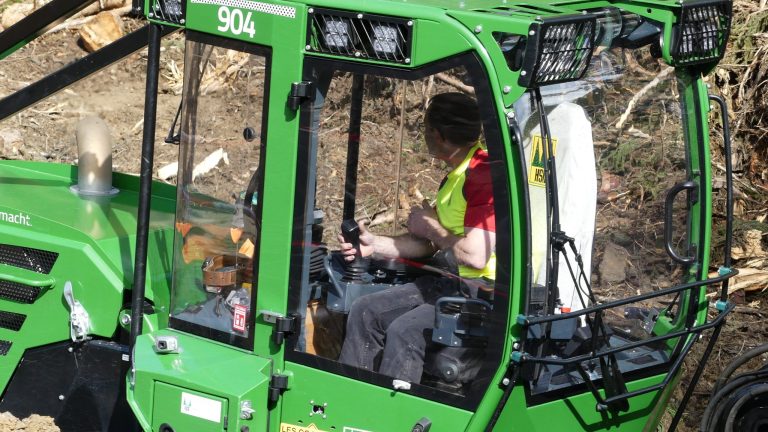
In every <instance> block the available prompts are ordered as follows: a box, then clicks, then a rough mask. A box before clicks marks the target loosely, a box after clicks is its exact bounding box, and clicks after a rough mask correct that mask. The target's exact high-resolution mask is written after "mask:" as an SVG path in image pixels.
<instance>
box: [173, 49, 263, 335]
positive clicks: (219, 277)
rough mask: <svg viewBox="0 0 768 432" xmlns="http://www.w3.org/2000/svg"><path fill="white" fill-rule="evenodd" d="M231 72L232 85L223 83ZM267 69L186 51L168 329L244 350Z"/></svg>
mask: <svg viewBox="0 0 768 432" xmlns="http://www.w3.org/2000/svg"><path fill="white" fill-rule="evenodd" d="M234 62H237V64H239V65H240V68H239V70H238V71H237V76H236V77H231V78H232V79H229V80H222V79H221V76H220V65H226V64H232V63H234ZM266 64H267V57H266V56H265V55H263V54H261V53H258V54H257V53H248V52H240V51H236V50H231V49H225V48H223V47H218V46H215V45H213V44H210V43H203V42H197V41H190V42H188V43H187V48H186V59H185V68H186V74H185V80H184V82H185V87H184V93H185V94H184V100H185V101H187V102H186V103H185V105H184V107H183V109H182V115H181V118H182V121H181V133H180V141H181V142H180V157H179V160H180V168H179V179H178V197H177V215H176V220H177V223H176V245H175V248H176V251H175V253H174V257H175V260H176V262H175V265H174V273H173V294H172V299H171V300H172V302H171V311H170V312H171V326H172V327H174V328H179V329H184V330H187V331H190V332H193V333H196V334H200V335H202V336H206V337H211V338H213V339H216V340H221V341H225V342H228V343H233V344H235V345H239V346H248V345H249V344H250V343H252V342H251V341H252V336H251V329H250V324H249V323H250V321H251V310H252V304H253V294H254V288H253V287H254V284H255V277H254V271H253V270H254V259H255V256H256V249H257V245H258V240H259V239H258V237H259V222H258V216H257V214H258V212H257V207H258V196H259V193H258V192H259V189H260V185H261V172H262V170H261V169H260V168H259V166H260V162H261V160H262V157H261V153H262V149H263V140H262V138H263V130H262V118H263V117H264V115H265V110H264V109H263V108H264V99H263V98H264V89H265V88H266V87H267V86H266V83H265V80H266V79H267V78H266ZM220 93H226V94H228V95H229V96H230V97H227V98H222V97H221V95H220ZM222 101H226V104H225V105H222V103H223V102H222Z"/></svg>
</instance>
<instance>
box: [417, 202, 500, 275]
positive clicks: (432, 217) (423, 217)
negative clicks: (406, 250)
mask: <svg viewBox="0 0 768 432" xmlns="http://www.w3.org/2000/svg"><path fill="white" fill-rule="evenodd" d="M408 231H409V232H410V233H412V234H413V235H415V236H418V237H421V238H424V239H428V240H429V241H430V242H432V244H434V245H435V248H436V249H441V250H442V249H451V251H452V252H453V254H454V256H455V257H456V261H458V263H459V264H461V265H465V266H468V267H472V268H476V269H482V268H483V267H485V266H486V264H487V263H488V260H489V259H490V258H491V254H492V253H493V251H494V250H495V248H496V233H495V232H492V231H487V230H484V229H481V228H472V227H465V228H464V235H463V236H457V235H454V234H452V233H451V232H449V231H448V230H447V229H445V227H443V226H442V225H441V224H440V222H439V221H438V218H437V213H436V212H435V210H434V209H432V208H431V207H429V206H423V207H422V208H417V209H414V210H412V211H411V214H410V216H409V217H408Z"/></svg>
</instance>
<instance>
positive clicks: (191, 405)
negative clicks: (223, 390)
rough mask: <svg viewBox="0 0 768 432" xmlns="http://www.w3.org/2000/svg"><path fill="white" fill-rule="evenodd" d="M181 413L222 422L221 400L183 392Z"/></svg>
mask: <svg viewBox="0 0 768 432" xmlns="http://www.w3.org/2000/svg"><path fill="white" fill-rule="evenodd" d="M181 413H182V414H187V415H191V416H195V417H200V418H201V419H206V420H209V421H212V422H215V423H221V402H220V401H217V400H213V399H208V398H204V397H201V396H197V395H193V394H189V393H184V392H182V393H181Z"/></svg>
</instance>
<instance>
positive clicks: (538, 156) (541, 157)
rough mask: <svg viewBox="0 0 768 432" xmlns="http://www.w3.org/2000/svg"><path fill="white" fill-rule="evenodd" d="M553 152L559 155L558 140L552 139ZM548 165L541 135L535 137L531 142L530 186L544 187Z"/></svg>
mask: <svg viewBox="0 0 768 432" xmlns="http://www.w3.org/2000/svg"><path fill="white" fill-rule="evenodd" d="M552 152H553V153H554V154H557V139H556V138H552ZM545 163H547V154H546V146H545V145H544V140H543V139H542V138H541V135H534V136H533V141H531V166H530V167H529V168H528V184H530V185H533V186H540V187H544V185H545V184H546V179H545V178H544V164H545Z"/></svg>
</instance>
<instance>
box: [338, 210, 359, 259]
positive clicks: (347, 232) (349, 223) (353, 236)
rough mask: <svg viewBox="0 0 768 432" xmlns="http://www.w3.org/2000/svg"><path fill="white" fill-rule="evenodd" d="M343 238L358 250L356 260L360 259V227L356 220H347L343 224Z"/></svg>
mask: <svg viewBox="0 0 768 432" xmlns="http://www.w3.org/2000/svg"><path fill="white" fill-rule="evenodd" d="M341 236H342V237H344V241H346V242H347V243H352V247H354V248H355V250H357V252H356V253H355V258H356V259H357V258H360V257H361V255H360V225H358V224H357V222H356V221H355V220H354V219H345V220H344V221H343V222H341Z"/></svg>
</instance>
